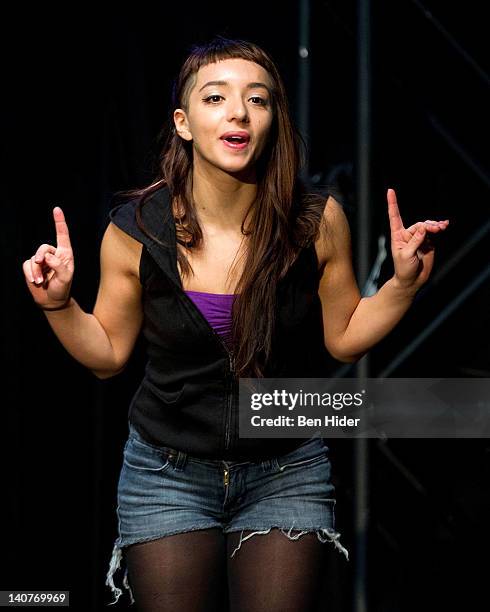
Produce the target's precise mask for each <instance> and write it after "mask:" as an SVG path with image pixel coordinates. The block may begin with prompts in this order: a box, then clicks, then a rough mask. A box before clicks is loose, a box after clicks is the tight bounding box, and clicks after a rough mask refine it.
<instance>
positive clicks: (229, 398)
mask: <svg viewBox="0 0 490 612" xmlns="http://www.w3.org/2000/svg"><path fill="white" fill-rule="evenodd" d="M176 269H177V266H176ZM177 272H178V269H177ZM165 276H166V277H167V278H168V279H169V280H170V282H171V283H172V284H173V285H175V287H176V288H177V290H178V291H180V293H181V295H182V296H183V298H184V300H186V301H187V302H188V303H189V304H190V307H191V310H194V312H195V313H197V316H198V317H199V318H200V319H201V321H202V322H203V323H204V325H205V326H206V328H207V329H208V331H209V332H211V334H212V335H213V336H214V338H216V340H217V342H218V344H219V345H220V347H221V349H222V350H223V352H224V354H226V356H227V357H228V372H227V373H226V380H227V381H228V380H229V385H226V389H225V393H226V420H225V450H228V448H229V445H230V421H231V412H232V405H233V379H234V376H235V358H234V355H233V351H230V349H229V348H228V346H227V345H226V343H225V342H224V340H223V339H222V338H221V336H220V335H219V334H218V333H217V332H216V331H215V329H214V328H213V326H212V325H211V324H210V323H209V321H208V320H207V319H206V317H205V316H204V315H203V314H202V312H201V311H200V310H199V308H198V307H197V306H196V305H195V304H194V302H193V301H192V300H191V298H190V297H189V296H188V295H187V293H186V292H185V290H184V288H183V287H182V285H181V284H179V283H177V282H176V281H175V279H174V278H172V277H171V276H170V275H168V274H165ZM179 279H180V275H179Z"/></svg>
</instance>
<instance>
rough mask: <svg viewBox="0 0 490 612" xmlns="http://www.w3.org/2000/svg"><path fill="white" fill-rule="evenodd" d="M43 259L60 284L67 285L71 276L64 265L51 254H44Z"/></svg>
mask: <svg viewBox="0 0 490 612" xmlns="http://www.w3.org/2000/svg"><path fill="white" fill-rule="evenodd" d="M44 259H45V260H46V263H47V264H48V266H49V267H50V268H51V269H52V270H54V271H55V272H56V276H57V277H58V279H59V280H60V281H62V282H65V283H68V282H69V281H70V278H71V275H70V272H69V270H67V268H66V265H65V264H64V263H63V262H62V261H61V259H60V258H59V257H57V256H56V255H54V254H53V253H49V252H48V253H45V255H44Z"/></svg>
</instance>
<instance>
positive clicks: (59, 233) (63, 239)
mask: <svg viewBox="0 0 490 612" xmlns="http://www.w3.org/2000/svg"><path fill="white" fill-rule="evenodd" d="M53 218H54V223H55V225H56V245H57V246H59V247H67V248H70V249H71V242H70V234H69V232H68V226H67V225H66V221H65V215H64V214H63V211H62V210H61V208H60V207H59V206H56V207H55V208H53Z"/></svg>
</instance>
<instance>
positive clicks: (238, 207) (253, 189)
mask: <svg viewBox="0 0 490 612" xmlns="http://www.w3.org/2000/svg"><path fill="white" fill-rule="evenodd" d="M192 195H193V198H194V202H195V206H196V212H197V215H198V218H199V222H200V223H201V225H202V226H204V227H206V228H207V229H208V230H211V232H212V231H213V230H216V231H231V230H233V231H235V230H236V231H240V226H241V224H242V221H243V219H244V217H245V214H246V212H247V210H248V208H249V206H250V205H251V204H252V202H253V201H254V200H255V197H256V195H257V182H256V177H255V173H254V172H252V173H249V176H247V177H243V176H236V175H232V174H229V173H227V172H223V171H222V170H219V169H217V168H213V170H212V171H210V170H209V169H207V168H204V167H203V166H202V165H200V164H199V165H196V164H195V165H194V168H193V177H192ZM250 219H251V214H249V216H248V219H247V221H248V222H249V221H250Z"/></svg>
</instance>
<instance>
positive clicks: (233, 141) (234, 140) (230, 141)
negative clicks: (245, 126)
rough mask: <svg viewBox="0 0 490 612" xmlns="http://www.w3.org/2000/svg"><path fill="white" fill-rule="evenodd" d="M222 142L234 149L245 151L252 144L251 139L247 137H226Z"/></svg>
mask: <svg viewBox="0 0 490 612" xmlns="http://www.w3.org/2000/svg"><path fill="white" fill-rule="evenodd" d="M221 140H222V141H223V143H224V144H225V145H226V146H227V147H231V148H232V149H244V148H245V147H246V146H247V145H248V143H249V142H250V138H247V137H245V136H226V137H224V138H222V139H221Z"/></svg>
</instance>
